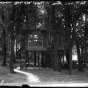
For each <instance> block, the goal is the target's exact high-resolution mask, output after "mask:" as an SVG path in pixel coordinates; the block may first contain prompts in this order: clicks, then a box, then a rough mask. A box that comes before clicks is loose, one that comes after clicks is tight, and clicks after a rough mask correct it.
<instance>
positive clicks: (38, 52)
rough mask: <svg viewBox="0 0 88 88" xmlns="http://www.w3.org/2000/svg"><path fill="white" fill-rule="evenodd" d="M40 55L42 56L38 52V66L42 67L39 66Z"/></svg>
mask: <svg viewBox="0 0 88 88" xmlns="http://www.w3.org/2000/svg"><path fill="white" fill-rule="evenodd" d="M39 55H40V53H39V52H38V65H40V64H39V59H40V57H39Z"/></svg>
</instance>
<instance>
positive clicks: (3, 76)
mask: <svg viewBox="0 0 88 88" xmlns="http://www.w3.org/2000/svg"><path fill="white" fill-rule="evenodd" d="M26 77H27V76H26V75H24V74H21V73H14V74H12V73H10V70H9V66H7V67H4V66H1V64H0V84H1V83H22V82H27V78H26Z"/></svg>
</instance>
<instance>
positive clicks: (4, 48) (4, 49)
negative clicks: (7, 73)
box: [3, 29, 6, 66]
mask: <svg viewBox="0 0 88 88" xmlns="http://www.w3.org/2000/svg"><path fill="white" fill-rule="evenodd" d="M3 42H4V44H3V66H6V37H5V30H4V29H3Z"/></svg>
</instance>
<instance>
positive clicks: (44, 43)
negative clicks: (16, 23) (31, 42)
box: [25, 32, 48, 49]
mask: <svg viewBox="0 0 88 88" xmlns="http://www.w3.org/2000/svg"><path fill="white" fill-rule="evenodd" d="M30 33H31V32H29V33H27V34H26V35H25V49H28V35H29V34H30ZM41 34H42V35H43V48H47V42H48V41H47V33H46V32H41Z"/></svg>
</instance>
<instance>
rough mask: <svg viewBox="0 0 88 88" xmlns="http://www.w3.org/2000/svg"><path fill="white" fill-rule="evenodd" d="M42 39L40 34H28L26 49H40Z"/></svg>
mask: <svg viewBox="0 0 88 88" xmlns="http://www.w3.org/2000/svg"><path fill="white" fill-rule="evenodd" d="M42 48H43V37H42V34H29V36H28V49H42Z"/></svg>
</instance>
